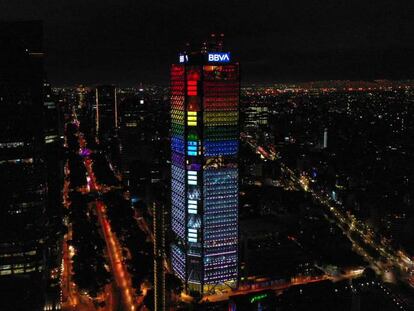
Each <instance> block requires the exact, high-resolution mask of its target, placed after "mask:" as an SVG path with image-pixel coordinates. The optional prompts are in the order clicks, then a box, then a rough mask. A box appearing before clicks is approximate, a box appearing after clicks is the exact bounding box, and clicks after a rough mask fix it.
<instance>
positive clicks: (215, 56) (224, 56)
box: [208, 53, 230, 63]
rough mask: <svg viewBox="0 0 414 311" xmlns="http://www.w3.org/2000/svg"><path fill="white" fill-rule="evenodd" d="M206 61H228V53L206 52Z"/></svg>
mask: <svg viewBox="0 0 414 311" xmlns="http://www.w3.org/2000/svg"><path fill="white" fill-rule="evenodd" d="M208 61H209V62H219V63H228V62H229V61H230V53H208Z"/></svg>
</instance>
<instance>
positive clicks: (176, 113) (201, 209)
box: [171, 37, 240, 293]
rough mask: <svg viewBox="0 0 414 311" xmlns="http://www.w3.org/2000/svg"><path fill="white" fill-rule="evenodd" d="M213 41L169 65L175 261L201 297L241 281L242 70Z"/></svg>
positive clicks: (188, 286) (177, 270) (175, 266)
mask: <svg viewBox="0 0 414 311" xmlns="http://www.w3.org/2000/svg"><path fill="white" fill-rule="evenodd" d="M212 39H213V40H212V41H211V42H209V43H208V44H204V46H203V48H202V49H201V51H198V52H185V53H182V54H180V55H179V63H178V64H174V65H172V67H171V123H172V124H171V126H172V137H171V149H172V160H171V162H172V165H171V174H172V180H171V195H172V212H171V226H172V230H173V232H174V235H175V237H176V241H177V242H176V243H175V244H174V245H173V246H172V249H171V260H172V265H173V270H174V272H175V273H176V275H177V276H179V277H180V278H181V279H182V280H183V281H184V284H185V288H186V289H187V290H188V291H191V290H196V291H199V292H201V293H206V292H208V291H210V290H211V289H212V288H213V287H215V286H220V285H224V284H227V285H229V286H232V285H234V284H236V282H237V277H238V144H239V89H240V85H239V65H238V63H234V62H232V61H231V56H230V53H224V52H223V51H222V42H221V40H214V39H215V38H214V37H213V38H212Z"/></svg>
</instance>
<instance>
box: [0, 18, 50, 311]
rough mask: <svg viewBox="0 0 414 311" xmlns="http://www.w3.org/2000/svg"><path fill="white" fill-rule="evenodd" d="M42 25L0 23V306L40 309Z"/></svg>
mask: <svg viewBox="0 0 414 311" xmlns="http://www.w3.org/2000/svg"><path fill="white" fill-rule="evenodd" d="M42 28H43V26H42V23H41V22H10V23H7V22H6V23H0V46H1V48H0V185H1V187H0V189H1V190H0V197H1V200H0V288H1V291H0V309H1V310H40V309H43V304H44V297H43V295H44V291H45V286H46V280H47V273H48V271H47V269H46V268H47V266H46V260H45V259H46V258H47V256H46V243H47V239H46V237H47V232H46V231H47V227H48V226H47V225H48V223H47V221H46V217H45V216H46V215H45V213H46V210H47V202H48V187H47V167H46V161H45V136H44V126H43V125H44V123H43V122H44V119H43V117H44V97H43V78H44V72H43V52H42V51H43V50H42V41H43V34H42V32H43V30H42ZM48 133H49V132H48ZM54 135H55V134H52V135H50V136H51V138H50V139H51V140H54V139H55V136H54ZM52 136H53V137H52Z"/></svg>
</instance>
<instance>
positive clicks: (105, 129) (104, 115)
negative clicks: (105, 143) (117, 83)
mask: <svg viewBox="0 0 414 311" xmlns="http://www.w3.org/2000/svg"><path fill="white" fill-rule="evenodd" d="M95 98H96V107H95V115H96V116H95V122H96V133H97V135H98V137H99V138H101V139H103V140H106V139H108V138H109V137H110V136H111V135H112V134H113V133H114V131H115V129H116V128H118V103H117V90H116V88H115V87H114V86H113V85H100V86H97V87H96V94H95Z"/></svg>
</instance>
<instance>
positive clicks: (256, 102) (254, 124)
mask: <svg viewBox="0 0 414 311" xmlns="http://www.w3.org/2000/svg"><path fill="white" fill-rule="evenodd" d="M249 100H250V101H249V102H248V103H246V107H245V108H244V109H243V110H244V115H245V120H244V124H245V130H246V131H249V130H257V129H259V128H260V127H262V126H267V124H268V118H269V109H268V107H267V103H265V102H261V101H260V99H257V98H252V99H250V98H249Z"/></svg>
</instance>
